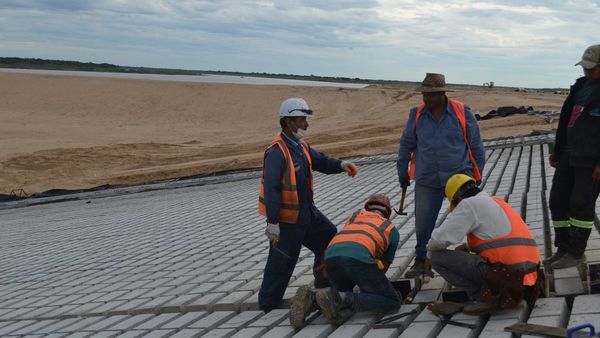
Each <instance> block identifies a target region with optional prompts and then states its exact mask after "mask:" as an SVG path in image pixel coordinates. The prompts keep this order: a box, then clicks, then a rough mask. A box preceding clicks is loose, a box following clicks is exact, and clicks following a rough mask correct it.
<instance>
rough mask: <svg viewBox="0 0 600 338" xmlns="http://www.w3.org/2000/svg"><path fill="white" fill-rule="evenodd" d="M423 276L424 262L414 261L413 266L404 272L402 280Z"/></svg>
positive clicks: (420, 260)
mask: <svg viewBox="0 0 600 338" xmlns="http://www.w3.org/2000/svg"><path fill="white" fill-rule="evenodd" d="M424 274H425V260H424V259H418V258H417V259H415V264H413V266H412V267H411V268H410V269H409V270H408V271H406V273H405V274H404V278H417V277H421V276H422V275H424Z"/></svg>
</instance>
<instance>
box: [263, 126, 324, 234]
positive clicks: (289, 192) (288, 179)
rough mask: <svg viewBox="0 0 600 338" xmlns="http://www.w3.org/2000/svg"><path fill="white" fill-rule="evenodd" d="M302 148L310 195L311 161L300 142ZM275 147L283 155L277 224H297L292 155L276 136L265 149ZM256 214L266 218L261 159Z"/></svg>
mask: <svg viewBox="0 0 600 338" xmlns="http://www.w3.org/2000/svg"><path fill="white" fill-rule="evenodd" d="M300 145H301V147H302V152H303V153H304V156H306V159H307V160H308V187H309V189H310V193H311V194H312V191H313V180H312V159H311V157H310V152H309V150H308V146H307V145H306V143H304V142H302V141H301V142H300ZM274 146H277V147H279V149H280V150H281V152H282V153H283V157H284V161H285V168H286V170H284V172H283V175H282V177H281V201H280V205H279V222H283V223H297V222H298V216H299V214H300V203H299V200H298V186H297V184H296V170H295V169H294V161H293V160H292V155H291V154H290V150H289V149H288V147H287V144H286V143H285V141H284V140H283V138H282V137H281V135H277V137H275V139H274V140H273V143H271V145H270V146H269V147H268V148H267V150H269V149H270V148H271V147H274ZM267 150H265V157H266V154H267ZM258 213H259V214H260V215H263V216H265V217H266V216H267V207H266V204H265V161H264V158H263V170H262V177H261V180H260V193H259V196H258Z"/></svg>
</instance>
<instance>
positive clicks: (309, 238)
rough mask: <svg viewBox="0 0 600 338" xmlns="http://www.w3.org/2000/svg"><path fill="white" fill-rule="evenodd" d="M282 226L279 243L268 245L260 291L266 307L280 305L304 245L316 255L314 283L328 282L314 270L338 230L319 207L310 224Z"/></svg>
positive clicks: (261, 303)
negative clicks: (267, 256) (267, 255)
mask: <svg viewBox="0 0 600 338" xmlns="http://www.w3.org/2000/svg"><path fill="white" fill-rule="evenodd" d="M279 229H280V231H281V233H280V235H279V242H278V243H277V245H276V246H273V245H272V244H269V245H270V248H269V258H268V259H267V264H266V266H265V272H264V276H263V282H262V285H261V287H260V292H259V293H258V303H259V305H260V306H261V307H266V308H274V307H277V306H278V305H279V303H280V302H281V299H282V298H283V294H284V292H285V289H286V287H287V285H288V282H289V281H290V278H291V277H292V272H293V271H294V268H295V267H296V262H297V261H298V255H299V254H300V249H301V248H302V245H304V246H305V247H307V248H308V249H309V250H310V251H312V252H313V253H314V255H315V262H314V265H313V274H314V275H315V286H319V285H318V284H322V283H323V281H325V278H324V277H322V276H319V274H317V273H316V271H315V270H316V267H318V266H319V265H321V263H323V256H324V255H325V249H326V248H327V245H328V244H329V242H330V241H331V239H332V238H333V236H335V234H336V232H337V229H336V227H335V226H334V225H333V223H331V221H330V220H329V219H327V217H325V215H323V214H322V213H321V212H320V211H318V210H315V212H314V213H313V215H312V217H311V222H310V224H288V223H280V224H279ZM321 286H327V285H321Z"/></svg>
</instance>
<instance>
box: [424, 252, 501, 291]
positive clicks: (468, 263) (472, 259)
mask: <svg viewBox="0 0 600 338" xmlns="http://www.w3.org/2000/svg"><path fill="white" fill-rule="evenodd" d="M430 256H431V257H430V258H429V259H430V260H431V267H432V268H433V269H434V270H435V271H437V272H438V273H439V274H440V275H441V276H442V277H443V278H444V279H445V280H446V281H448V283H450V284H452V285H454V286H456V287H459V288H461V289H463V290H465V292H467V294H468V295H469V297H470V298H471V299H479V298H480V296H481V287H482V286H483V284H484V283H485V276H486V275H487V273H488V270H489V269H490V265H489V264H488V262H487V261H486V260H485V259H483V258H482V257H480V256H478V255H475V254H472V253H468V252H464V251H454V250H440V251H432V252H431V253H430Z"/></svg>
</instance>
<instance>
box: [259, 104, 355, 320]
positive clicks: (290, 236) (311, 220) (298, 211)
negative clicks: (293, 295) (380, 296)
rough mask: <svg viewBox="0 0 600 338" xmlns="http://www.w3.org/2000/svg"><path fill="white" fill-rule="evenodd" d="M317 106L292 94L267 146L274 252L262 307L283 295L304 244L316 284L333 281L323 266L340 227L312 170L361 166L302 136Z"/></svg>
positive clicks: (263, 191) (266, 212)
mask: <svg viewBox="0 0 600 338" xmlns="http://www.w3.org/2000/svg"><path fill="white" fill-rule="evenodd" d="M312 114H313V112H312V110H311V109H310V108H309V106H308V104H307V103H306V101H305V100H303V99H301V98H290V99H287V100H285V101H283V103H282V104H281V107H280V109H279V123H280V126H281V133H279V134H278V135H277V136H276V137H275V139H274V140H273V142H272V143H271V145H270V146H269V147H268V148H267V150H266V151H265V156H264V162H263V174H262V180H261V186H260V196H259V206H258V211H259V214H261V215H263V216H265V217H266V221H267V222H266V223H267V226H266V230H265V234H266V236H267V238H268V239H269V243H270V248H269V257H268V259H267V263H266V266H265V271H264V277H263V281H262V285H261V288H260V291H259V294H258V303H259V306H260V308H261V310H263V311H265V312H269V311H270V310H271V309H273V308H276V307H277V306H278V305H279V303H280V302H281V300H282V298H283V294H284V292H285V289H286V287H287V285H288V282H289V280H290V277H291V276H292V272H293V271H294V267H295V266H296V261H297V260H298V255H299V254H300V249H301V247H302V245H304V246H305V247H307V248H308V249H310V250H311V251H312V252H313V253H314V255H315V261H314V265H313V274H314V275H315V283H314V286H315V287H316V288H320V287H327V286H329V282H328V281H327V279H326V278H325V276H324V275H323V272H318V271H317V267H318V266H319V265H321V263H322V262H323V256H324V252H325V249H326V248H327V244H329V241H330V240H331V239H332V238H333V236H334V235H335V234H336V231H337V230H336V227H335V226H334V225H333V224H332V223H331V221H330V220H329V219H327V217H325V215H323V214H322V213H321V212H320V211H319V209H317V207H316V206H315V204H314V200H313V175H312V170H313V169H314V170H317V171H319V172H322V173H324V174H335V173H341V172H346V173H347V174H348V175H349V176H352V177H354V176H355V175H356V174H357V173H358V169H357V167H356V166H355V165H354V164H352V163H350V162H348V161H340V160H338V159H335V158H330V157H328V156H327V155H325V154H324V153H321V152H318V151H316V150H314V149H312V148H311V147H310V146H309V145H308V144H307V143H306V142H304V141H302V138H303V137H304V135H305V133H306V130H307V129H308V121H307V117H310V116H312Z"/></svg>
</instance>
